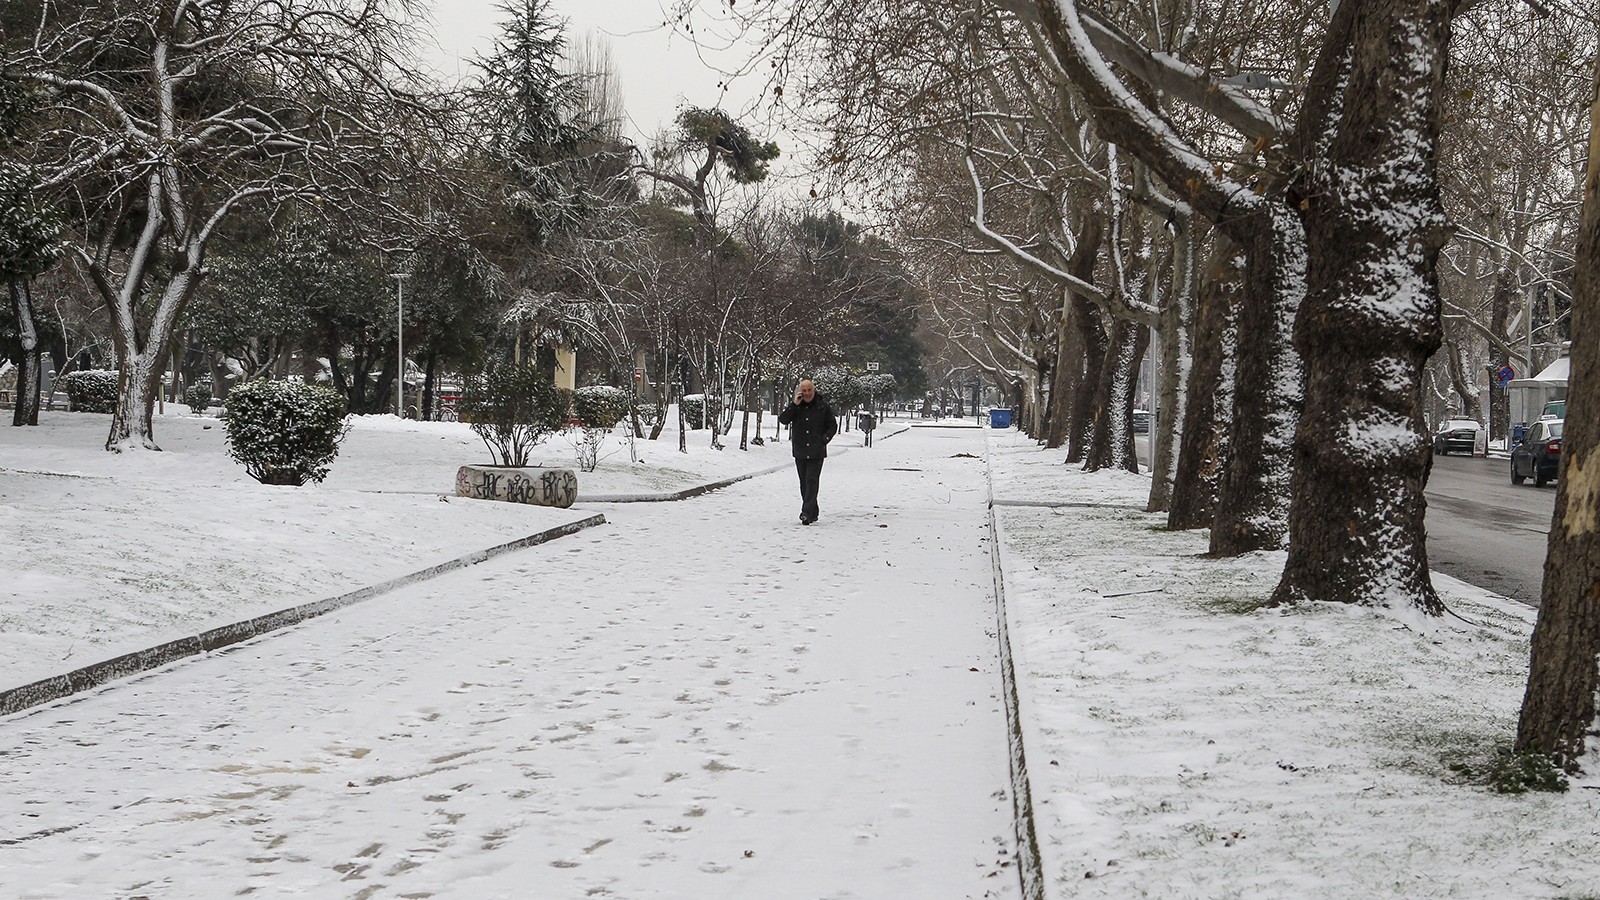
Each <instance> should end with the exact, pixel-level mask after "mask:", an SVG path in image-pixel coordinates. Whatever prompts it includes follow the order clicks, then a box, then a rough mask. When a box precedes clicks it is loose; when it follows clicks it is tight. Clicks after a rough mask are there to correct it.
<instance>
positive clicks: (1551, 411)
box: [1539, 400, 1567, 419]
mask: <svg viewBox="0 0 1600 900" xmlns="http://www.w3.org/2000/svg"><path fill="white" fill-rule="evenodd" d="M1566 417H1567V401H1565V400H1551V401H1549V402H1548V403H1546V404H1545V405H1544V412H1541V413H1539V418H1541V419H1566Z"/></svg>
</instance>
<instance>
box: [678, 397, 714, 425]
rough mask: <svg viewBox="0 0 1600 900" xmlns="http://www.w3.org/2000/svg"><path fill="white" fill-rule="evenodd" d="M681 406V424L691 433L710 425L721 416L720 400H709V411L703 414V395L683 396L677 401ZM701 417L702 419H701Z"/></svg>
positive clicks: (704, 404) (704, 400) (704, 398)
mask: <svg viewBox="0 0 1600 900" xmlns="http://www.w3.org/2000/svg"><path fill="white" fill-rule="evenodd" d="M678 402H679V403H680V404H681V405H682V406H683V422H684V425H685V426H687V427H688V428H689V430H691V431H699V430H700V429H701V428H704V427H706V426H707V425H709V424H710V423H711V420H712V419H715V418H716V417H717V416H720V415H722V398H720V397H712V398H711V411H710V413H706V412H705V406H706V395H705V394H685V395H684V396H683V399H682V400H680V401H678ZM702 417H703V418H702Z"/></svg>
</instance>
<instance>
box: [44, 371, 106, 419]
mask: <svg viewBox="0 0 1600 900" xmlns="http://www.w3.org/2000/svg"><path fill="white" fill-rule="evenodd" d="M56 386H57V387H59V388H61V389H62V390H63V391H66V392H67V402H69V403H71V404H72V411H73V412H92V413H108V412H115V411H116V408H117V373H116V372H114V371H111V370H109V369H84V370H82V371H79V372H68V373H67V374H65V375H63V376H61V377H60V378H58V379H56Z"/></svg>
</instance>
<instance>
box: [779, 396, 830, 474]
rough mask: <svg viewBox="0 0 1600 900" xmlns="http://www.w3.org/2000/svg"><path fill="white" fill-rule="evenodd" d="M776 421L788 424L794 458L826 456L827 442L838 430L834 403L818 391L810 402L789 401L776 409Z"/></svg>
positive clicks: (819, 457)
mask: <svg viewBox="0 0 1600 900" xmlns="http://www.w3.org/2000/svg"><path fill="white" fill-rule="evenodd" d="M778 423H779V424H780V425H788V426H789V450H790V452H792V453H793V454H794V458H795V459H825V458H827V456H828V442H829V441H831V440H833V436H834V434H836V433H837V432H838V431H839V423H838V422H836V421H835V420H834V418H833V407H831V406H829V405H828V400H827V398H826V397H823V396H822V395H821V394H817V395H816V396H815V397H814V398H813V399H812V400H811V402H810V403H794V402H792V401H791V402H790V403H789V405H788V406H785V407H784V408H783V412H781V413H778Z"/></svg>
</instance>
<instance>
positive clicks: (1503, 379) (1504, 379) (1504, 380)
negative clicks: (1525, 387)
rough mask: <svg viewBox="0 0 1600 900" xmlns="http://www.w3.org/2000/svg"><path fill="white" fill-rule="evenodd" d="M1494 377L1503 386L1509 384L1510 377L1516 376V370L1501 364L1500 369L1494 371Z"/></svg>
mask: <svg viewBox="0 0 1600 900" xmlns="http://www.w3.org/2000/svg"><path fill="white" fill-rule="evenodd" d="M1494 377H1495V378H1498V379H1499V380H1500V384H1501V385H1502V386H1504V385H1507V384H1510V383H1511V379H1513V378H1516V377H1517V370H1516V369H1513V368H1511V367H1510V366H1501V367H1500V371H1498V372H1496V373H1494Z"/></svg>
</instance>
